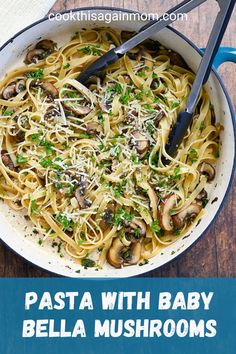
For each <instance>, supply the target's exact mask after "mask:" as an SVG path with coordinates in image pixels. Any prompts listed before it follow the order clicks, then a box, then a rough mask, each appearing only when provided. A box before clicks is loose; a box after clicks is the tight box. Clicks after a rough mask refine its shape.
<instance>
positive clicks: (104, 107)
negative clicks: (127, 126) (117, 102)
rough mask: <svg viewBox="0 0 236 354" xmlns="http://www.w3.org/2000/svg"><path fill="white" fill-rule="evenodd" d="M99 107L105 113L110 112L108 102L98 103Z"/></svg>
mask: <svg viewBox="0 0 236 354" xmlns="http://www.w3.org/2000/svg"><path fill="white" fill-rule="evenodd" d="M99 106H100V107H101V110H102V111H103V112H106V113H109V112H110V110H111V107H112V106H111V102H109V101H102V102H99Z"/></svg>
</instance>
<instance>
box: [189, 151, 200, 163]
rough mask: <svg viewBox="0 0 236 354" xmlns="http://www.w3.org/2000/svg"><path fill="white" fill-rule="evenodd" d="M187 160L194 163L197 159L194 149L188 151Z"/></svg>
mask: <svg viewBox="0 0 236 354" xmlns="http://www.w3.org/2000/svg"><path fill="white" fill-rule="evenodd" d="M188 158H189V161H191V162H196V161H197V160H198V158H199V156H198V152H197V150H196V149H194V148H192V149H190V150H189V155H188Z"/></svg>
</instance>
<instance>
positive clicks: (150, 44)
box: [142, 38, 160, 52]
mask: <svg viewBox="0 0 236 354" xmlns="http://www.w3.org/2000/svg"><path fill="white" fill-rule="evenodd" d="M142 44H143V45H144V47H145V48H147V49H148V50H150V51H152V52H157V51H158V49H159V47H160V43H159V42H158V41H154V40H153V39H150V38H148V39H146V40H145V41H144V42H143V43H142Z"/></svg>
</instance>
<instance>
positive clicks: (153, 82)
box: [150, 78, 160, 90]
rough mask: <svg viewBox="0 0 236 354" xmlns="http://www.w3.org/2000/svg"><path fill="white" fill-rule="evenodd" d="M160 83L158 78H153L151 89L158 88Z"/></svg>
mask: <svg viewBox="0 0 236 354" xmlns="http://www.w3.org/2000/svg"><path fill="white" fill-rule="evenodd" d="M159 85H160V83H159V80H158V78H155V79H153V80H152V83H151V86H150V87H151V89H153V90H156V89H157V88H158V87H159Z"/></svg>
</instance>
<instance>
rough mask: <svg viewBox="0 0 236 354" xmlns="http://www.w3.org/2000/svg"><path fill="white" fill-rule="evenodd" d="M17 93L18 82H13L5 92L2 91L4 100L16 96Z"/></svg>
mask: <svg viewBox="0 0 236 354" xmlns="http://www.w3.org/2000/svg"><path fill="white" fill-rule="evenodd" d="M15 95H16V84H15V83H14V84H11V85H9V86H7V87H6V88H5V89H4V90H3V92H2V97H3V98H4V100H9V99H10V98H12V97H14V96H15Z"/></svg>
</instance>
